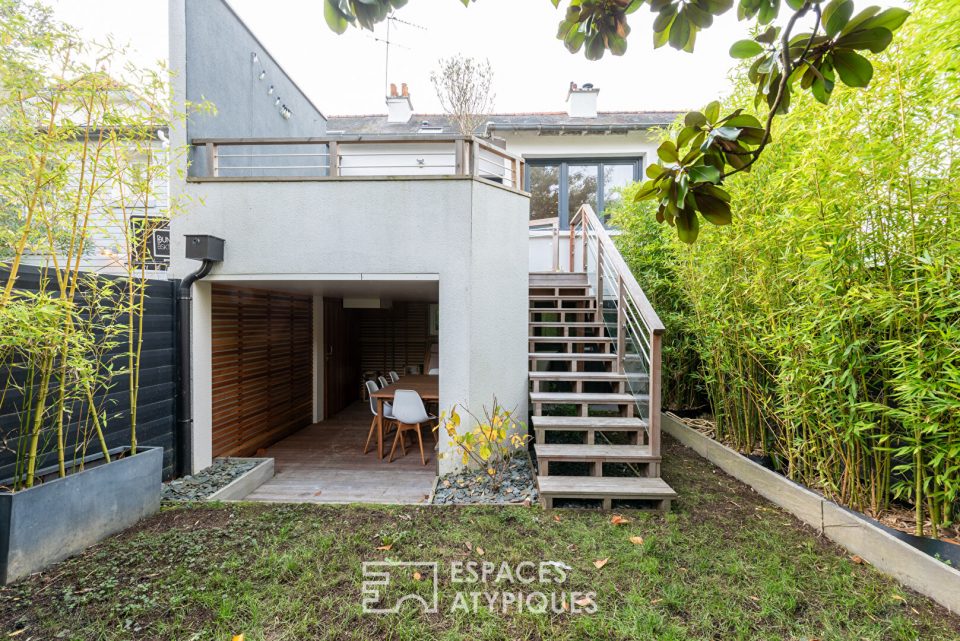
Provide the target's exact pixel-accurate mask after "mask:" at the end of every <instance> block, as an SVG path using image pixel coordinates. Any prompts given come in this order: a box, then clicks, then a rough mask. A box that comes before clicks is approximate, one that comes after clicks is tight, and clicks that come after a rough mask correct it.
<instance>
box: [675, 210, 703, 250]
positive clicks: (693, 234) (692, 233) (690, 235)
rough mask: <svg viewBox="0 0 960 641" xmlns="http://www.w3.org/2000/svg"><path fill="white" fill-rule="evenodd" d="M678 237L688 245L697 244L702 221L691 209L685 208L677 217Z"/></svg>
mask: <svg viewBox="0 0 960 641" xmlns="http://www.w3.org/2000/svg"><path fill="white" fill-rule="evenodd" d="M676 223H677V236H678V237H679V238H680V240H682V241H683V242H685V243H687V244H688V245H692V244H693V243H695V242H696V240H697V236H698V235H699V234H700V219H699V217H698V216H697V213H696V212H695V211H693V210H691V209H687V208H684V209H682V210H681V211H680V214H679V215H678V216H677V217H676Z"/></svg>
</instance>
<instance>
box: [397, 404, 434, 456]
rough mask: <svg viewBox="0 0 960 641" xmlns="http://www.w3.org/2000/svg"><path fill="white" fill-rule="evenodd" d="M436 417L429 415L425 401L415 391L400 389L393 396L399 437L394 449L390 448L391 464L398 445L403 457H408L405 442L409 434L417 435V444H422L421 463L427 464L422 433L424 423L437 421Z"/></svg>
mask: <svg viewBox="0 0 960 641" xmlns="http://www.w3.org/2000/svg"><path fill="white" fill-rule="evenodd" d="M436 419H437V417H436V416H433V415H432V414H428V413H427V408H425V407H424V406H423V399H422V398H420V395H419V394H417V393H416V392H415V391H413V390H408V389H398V390H397V391H396V393H395V394H394V395H393V420H394V421H396V423H397V435H396V437H394V439H393V447H392V448H390V462H391V463H392V462H393V455H394V454H395V453H396V451H397V443H400V450H401V451H402V452H403V455H404V456H406V455H407V448H406V446H405V445H404V443H403V441H404V439H405V435H406V433H407V432H416V433H417V442H418V443H419V444H420V462H421V463H423V464H424V465H426V464H427V459H426V457H425V456H424V454H423V433H422V432H421V429H422V426H423V424H424V423H430V422H431V421H435V420H436Z"/></svg>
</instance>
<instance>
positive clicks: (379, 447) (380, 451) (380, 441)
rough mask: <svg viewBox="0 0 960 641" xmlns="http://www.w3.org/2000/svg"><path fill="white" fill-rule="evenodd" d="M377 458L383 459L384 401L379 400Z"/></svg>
mask: <svg viewBox="0 0 960 641" xmlns="http://www.w3.org/2000/svg"><path fill="white" fill-rule="evenodd" d="M377 458H379V459H382V458H383V399H382V398H378V399H377Z"/></svg>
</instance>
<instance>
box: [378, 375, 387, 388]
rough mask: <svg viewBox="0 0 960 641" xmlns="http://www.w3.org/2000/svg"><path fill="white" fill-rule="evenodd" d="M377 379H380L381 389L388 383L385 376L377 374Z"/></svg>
mask: <svg viewBox="0 0 960 641" xmlns="http://www.w3.org/2000/svg"><path fill="white" fill-rule="evenodd" d="M377 380H378V381H380V389H383V388H384V387H386V386H387V385H389V383H387V379H385V378H384V377H382V376H378V377H377Z"/></svg>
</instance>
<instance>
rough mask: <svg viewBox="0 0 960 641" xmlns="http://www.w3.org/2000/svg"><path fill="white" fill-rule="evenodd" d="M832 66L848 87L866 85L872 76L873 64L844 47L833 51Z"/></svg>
mask: <svg viewBox="0 0 960 641" xmlns="http://www.w3.org/2000/svg"><path fill="white" fill-rule="evenodd" d="M833 66H834V68H835V69H836V70H837V75H838V76H840V80H841V81H843V84H845V85H847V86H848V87H866V86H867V85H869V84H870V80H871V79H872V78H873V65H871V64H870V61H869V60H867V59H866V58H864V57H863V56H861V55H860V54H859V53H856V52H854V51H849V50H846V49H838V50H836V51H834V52H833Z"/></svg>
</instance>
